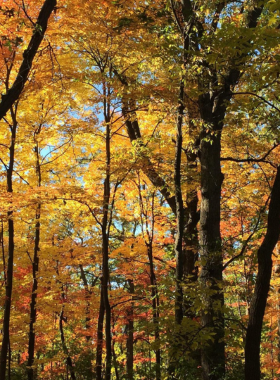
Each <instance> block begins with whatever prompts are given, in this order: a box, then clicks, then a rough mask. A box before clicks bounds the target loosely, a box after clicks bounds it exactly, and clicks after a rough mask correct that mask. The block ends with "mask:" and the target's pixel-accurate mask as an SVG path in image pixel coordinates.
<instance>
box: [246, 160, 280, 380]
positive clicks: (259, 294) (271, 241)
mask: <svg viewBox="0 0 280 380" xmlns="http://www.w3.org/2000/svg"><path fill="white" fill-rule="evenodd" d="M279 199H280V167H278V169H277V174H276V178H275V181H274V185H273V188H272V192H271V201H270V205H269V213H268V223H267V231H266V235H265V237H264V240H263V242H262V244H261V246H260V248H259V250H258V274H257V279H256V284H255V290H254V295H253V297H252V301H251V304H250V313H249V322H248V328H247V334H246V345H245V379H246V380H260V378H261V371H260V343H261V332H262V323H263V316H264V312H265V306H266V301H267V297H268V292H269V286H270V278H271V270H272V252H273V250H274V248H275V245H276V243H277V241H278V239H279V234H280V202H279Z"/></svg>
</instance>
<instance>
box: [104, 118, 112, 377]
mask: <svg viewBox="0 0 280 380" xmlns="http://www.w3.org/2000/svg"><path fill="white" fill-rule="evenodd" d="M110 139H111V136H110V125H109V120H108V118H106V178H105V181H104V196H103V220H102V248H103V273H102V274H103V277H102V281H103V299H104V307H105V312H106V326H105V335H106V370H105V380H110V379H111V366H112V338H111V307H110V303H109V292H108V290H109V289H108V287H109V231H107V225H108V212H109V200H110V162H111V152H110Z"/></svg>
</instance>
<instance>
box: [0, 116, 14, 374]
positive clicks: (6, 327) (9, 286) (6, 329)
mask: <svg viewBox="0 0 280 380" xmlns="http://www.w3.org/2000/svg"><path fill="white" fill-rule="evenodd" d="M11 117H12V125H10V128H11V143H10V158H9V166H8V167H7V168H6V169H7V192H8V193H11V194H12V193H13V170H14V162H15V144H16V131H17V120H16V113H15V112H14V110H13V109H11ZM11 207H12V205H11ZM8 234H9V243H8V260H7V274H6V283H5V287H6V294H5V295H6V297H5V305H4V318H3V340H2V347H1V358H0V360H1V362H0V379H5V373H6V366H7V355H8V348H9V341H10V315H11V304H12V290H13V269H14V246H15V244H14V221H13V211H12V210H11V211H8Z"/></svg>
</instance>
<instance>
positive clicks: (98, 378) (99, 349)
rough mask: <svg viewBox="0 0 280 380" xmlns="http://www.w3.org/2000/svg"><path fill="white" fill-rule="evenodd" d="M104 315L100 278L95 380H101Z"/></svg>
mask: <svg viewBox="0 0 280 380" xmlns="http://www.w3.org/2000/svg"><path fill="white" fill-rule="evenodd" d="M104 315H105V308H104V297H103V281H102V279H101V290H100V306H99V315H98V323H97V347H96V364H95V373H96V380H102V350H103V324H104Z"/></svg>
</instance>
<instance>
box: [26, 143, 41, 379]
mask: <svg viewBox="0 0 280 380" xmlns="http://www.w3.org/2000/svg"><path fill="white" fill-rule="evenodd" d="M35 155H36V172H37V176H38V187H40V186H41V167H40V160H39V146H38V143H37V142H36V146H35ZM40 218H41V205H40V203H39V204H38V206H37V210H36V224H35V242H34V254H33V262H32V278H33V284H32V295H31V303H30V323H29V343H28V361H27V374H28V380H33V379H34V369H33V368H32V365H33V363H34V354H35V330H34V324H35V323H36V317H37V310H36V300H37V289H38V279H37V274H38V271H39V251H40V247H39V245H40Z"/></svg>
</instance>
